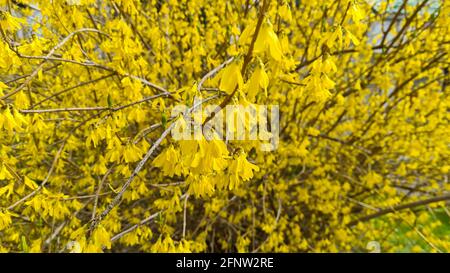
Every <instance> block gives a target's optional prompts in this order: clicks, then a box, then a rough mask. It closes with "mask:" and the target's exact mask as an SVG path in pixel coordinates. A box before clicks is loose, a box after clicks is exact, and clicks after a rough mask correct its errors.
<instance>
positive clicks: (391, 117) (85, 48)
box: [0, 0, 450, 252]
mask: <svg viewBox="0 0 450 273" xmlns="http://www.w3.org/2000/svg"><path fill="white" fill-rule="evenodd" d="M413 2H414V3H413ZM416 2H417V3H416ZM449 13H450V2H449V1H444V0H434V1H431V0H422V1H406V0H403V1H401V0H400V1H369V0H367V1H363V0H336V1H335V0H320V1H315V0H310V1H297V0H260V1H248V0H231V1H211V0H189V1H188V0H167V1H161V0H139V1H138V0H110V1H97V0H79V1H70V0H59V1H48V0H15V1H12V0H0V35H1V37H0V38H1V39H0V251H19V252H40V251H46V252H60V251H63V252H101V251H115V252H121V251H152V252H202V251H204V252H209V251H224V252H225V251H227V252H229V251H239V252H266V251H276V252H289V251H291V252H299V251H300V252H307V251H313V252H330V251H331V252H336V251H345V252H347V251H363V252H364V251H368V249H367V248H366V247H367V246H368V243H369V242H373V241H376V242H379V244H380V247H381V251H417V252H420V251H433V252H448V251H450V234H449V233H448V229H449V219H450V212H449V209H448V204H447V203H446V202H447V201H448V200H449V199H450V193H449V192H450V184H449V183H448V176H449V170H450V165H449V162H450V158H449V157H450V150H449V136H450V135H449V129H450V126H449V117H450V112H449V111H448V110H449V106H450V105H449V104H450V100H449V98H448V95H449V81H450V79H449V57H448V54H449V52H450V43H449V38H450V17H449V16H448V14H449ZM198 98H200V104H203V106H205V105H207V104H214V105H218V107H217V109H216V111H215V112H212V113H210V115H209V116H205V117H201V118H198V117H196V116H195V113H194V112H195V111H193V110H194V109H195V108H196V107H197V106H198V105H196V104H195V103H196V101H198V100H197V99H198ZM177 105H187V106H188V107H190V110H189V111H188V112H187V113H185V116H183V115H178V116H173V115H171V113H172V110H173V109H174V107H176V106H177ZM228 105H246V106H252V107H257V106H258V105H278V106H279V109H280V115H279V128H280V130H279V141H278V142H279V143H277V149H275V150H272V151H262V150H261V149H260V148H259V147H260V145H261V143H262V142H263V141H261V140H253V139H252V140H224V139H221V138H219V137H217V135H214V137H213V138H212V139H207V138H205V137H204V136H201V137H196V138H194V139H191V140H188V139H185V140H176V139H174V138H173V137H172V136H171V135H170V132H171V131H172V130H173V129H176V130H178V129H182V128H186V127H190V126H191V125H192V124H191V123H190V121H187V120H188V119H186V120H185V117H187V116H188V115H192V116H194V120H196V119H197V120H196V121H197V122H199V123H200V124H204V123H207V122H208V121H210V120H213V119H214V118H216V117H217V116H218V115H216V114H218V113H219V111H223V109H225V107H226V106H228ZM224 121H225V122H230V121H229V120H224ZM244 123H245V124H244V125H245V127H246V128H250V127H251V125H250V124H248V120H246V119H244Z"/></svg>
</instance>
